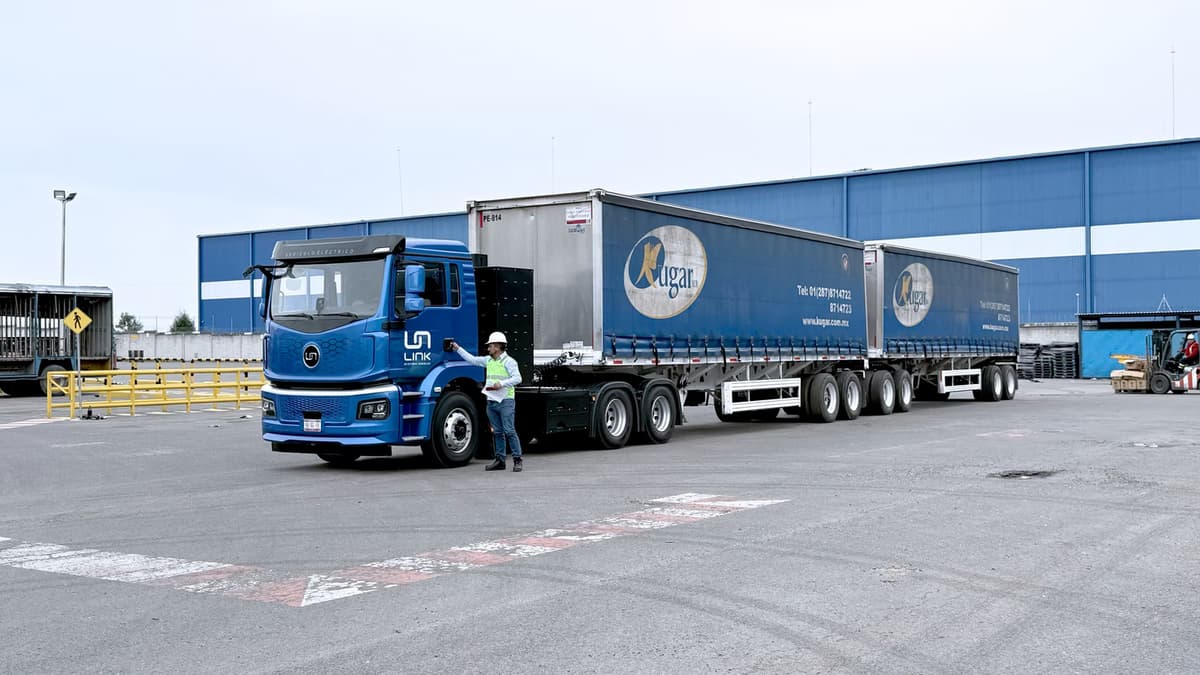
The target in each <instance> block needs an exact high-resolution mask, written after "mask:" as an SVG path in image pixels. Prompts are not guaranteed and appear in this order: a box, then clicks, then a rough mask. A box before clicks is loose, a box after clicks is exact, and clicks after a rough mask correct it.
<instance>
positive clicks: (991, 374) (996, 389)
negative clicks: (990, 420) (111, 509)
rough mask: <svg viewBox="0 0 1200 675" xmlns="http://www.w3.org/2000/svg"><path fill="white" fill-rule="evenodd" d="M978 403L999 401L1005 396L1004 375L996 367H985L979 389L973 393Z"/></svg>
mask: <svg viewBox="0 0 1200 675" xmlns="http://www.w3.org/2000/svg"><path fill="white" fill-rule="evenodd" d="M971 395H972V396H974V397H975V400H976V401H999V400H1000V399H1001V398H1002V397H1003V396H1004V375H1003V374H1002V373H1001V372H1000V369H999V368H998V367H996V366H984V367H983V373H982V374H981V376H980V381H979V389H976V390H975V391H972V392H971Z"/></svg>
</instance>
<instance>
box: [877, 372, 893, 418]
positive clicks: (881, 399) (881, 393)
mask: <svg viewBox="0 0 1200 675" xmlns="http://www.w3.org/2000/svg"><path fill="white" fill-rule="evenodd" d="M895 409H896V380H895V378H894V377H892V374H891V373H890V372H888V371H886V370H876V371H873V372H872V373H871V412H873V413H876V414H879V415H891V414H892V411H893V410H895Z"/></svg>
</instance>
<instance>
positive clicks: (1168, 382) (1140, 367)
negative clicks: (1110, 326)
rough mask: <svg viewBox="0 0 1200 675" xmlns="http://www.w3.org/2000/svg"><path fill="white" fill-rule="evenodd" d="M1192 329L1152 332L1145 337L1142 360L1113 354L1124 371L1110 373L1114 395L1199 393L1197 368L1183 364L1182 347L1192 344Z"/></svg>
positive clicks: (1196, 365)
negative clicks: (1195, 390) (1195, 391)
mask: <svg viewBox="0 0 1200 675" xmlns="http://www.w3.org/2000/svg"><path fill="white" fill-rule="evenodd" d="M1196 332H1197V331H1196V329H1195V328H1185V329H1177V330H1168V329H1161V330H1155V331H1152V332H1151V333H1150V335H1148V336H1147V337H1146V355H1145V357H1140V356H1131V355H1128V354H1113V355H1112V356H1113V358H1115V359H1117V360H1118V361H1119V362H1121V363H1122V364H1123V365H1124V366H1125V370H1116V371H1113V373H1112V375H1111V381H1112V386H1113V391H1115V392H1117V393H1125V392H1147V391H1148V392H1150V393H1151V394H1166V393H1167V392H1170V393H1172V394H1182V393H1184V392H1186V391H1188V390H1190V389H1200V365H1198V364H1197V363H1196V362H1195V361H1192V362H1190V363H1185V362H1184V361H1185V359H1184V346H1185V345H1186V344H1187V341H1188V340H1195V335H1196Z"/></svg>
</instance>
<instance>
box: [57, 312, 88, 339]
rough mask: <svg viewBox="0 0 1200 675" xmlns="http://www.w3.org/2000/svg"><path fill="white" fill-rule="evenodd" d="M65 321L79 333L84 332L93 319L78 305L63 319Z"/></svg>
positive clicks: (68, 326)
mask: <svg viewBox="0 0 1200 675" xmlns="http://www.w3.org/2000/svg"><path fill="white" fill-rule="evenodd" d="M63 323H65V324H67V328H70V329H71V330H73V331H75V334H76V335H79V334H80V333H82V332H83V329H84V328H87V327H88V326H89V325H90V324H91V323H92V320H91V318H89V317H88V315H87V314H84V313H83V311H82V310H80V309H79V308H78V307H76V308H75V309H73V310H71V313H70V314H68V315H67V316H66V318H65V319H63Z"/></svg>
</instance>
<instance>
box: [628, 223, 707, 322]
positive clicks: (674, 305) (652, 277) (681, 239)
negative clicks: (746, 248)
mask: <svg viewBox="0 0 1200 675" xmlns="http://www.w3.org/2000/svg"><path fill="white" fill-rule="evenodd" d="M707 274H708V254H707V253H705V251H704V244H702V243H700V239H699V238H698V237H697V236H696V235H695V234H693V233H692V232H691V230H688V229H686V228H683V227H679V226H677V225H664V226H663V227H657V228H655V229H653V230H650V231H649V232H647V233H646V235H645V236H643V237H642V238H641V239H640V240H639V241H638V243H636V244H634V245H633V249H632V250H631V251H630V252H629V257H628V258H626V260H625V296H626V297H628V298H629V302H630V304H632V305H633V306H634V308H635V309H637V311H639V312H641V313H642V314H643V315H645V316H648V317H650V318H651V319H669V318H671V317H673V316H676V315H678V314H680V313H682V312H683V311H684V310H685V309H687V308H688V307H690V306H691V305H692V303H693V302H695V301H696V298H697V297H699V296H700V291H701V290H702V289H703V288H704V279H705V277H706V276H707Z"/></svg>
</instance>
